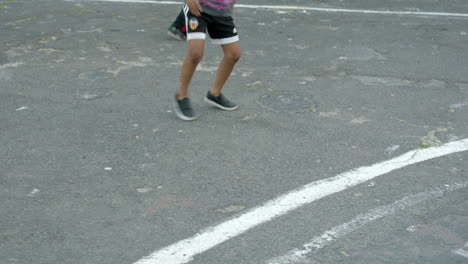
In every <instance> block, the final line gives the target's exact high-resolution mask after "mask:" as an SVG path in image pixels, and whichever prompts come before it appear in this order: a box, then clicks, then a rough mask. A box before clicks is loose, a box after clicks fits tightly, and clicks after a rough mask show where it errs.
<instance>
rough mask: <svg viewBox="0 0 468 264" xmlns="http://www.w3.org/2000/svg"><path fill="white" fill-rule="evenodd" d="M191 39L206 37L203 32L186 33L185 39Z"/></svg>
mask: <svg viewBox="0 0 468 264" xmlns="http://www.w3.org/2000/svg"><path fill="white" fill-rule="evenodd" d="M191 39H206V34H205V33H187V40H191Z"/></svg>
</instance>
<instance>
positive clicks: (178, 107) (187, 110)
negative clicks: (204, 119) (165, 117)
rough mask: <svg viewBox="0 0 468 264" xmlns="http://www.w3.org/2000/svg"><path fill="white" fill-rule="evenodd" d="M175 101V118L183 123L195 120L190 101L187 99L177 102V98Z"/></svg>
mask: <svg viewBox="0 0 468 264" xmlns="http://www.w3.org/2000/svg"><path fill="white" fill-rule="evenodd" d="M174 99H175V112H176V115H177V117H179V118H180V119H182V120H185V121H192V120H195V119H197V116H196V115H195V112H194V111H193V109H192V105H191V104H190V99H188V98H187V97H186V98H184V99H182V100H177V96H176V97H175V98H174Z"/></svg>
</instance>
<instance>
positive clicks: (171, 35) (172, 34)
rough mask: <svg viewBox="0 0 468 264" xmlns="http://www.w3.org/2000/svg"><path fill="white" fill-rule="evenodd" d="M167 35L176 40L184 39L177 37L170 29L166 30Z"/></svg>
mask: <svg viewBox="0 0 468 264" xmlns="http://www.w3.org/2000/svg"><path fill="white" fill-rule="evenodd" d="M167 35H169V36H170V37H172V38H174V39H176V40H185V39H183V38H181V37H179V36H178V35H177V34H174V33H172V32H171V31H168V32H167Z"/></svg>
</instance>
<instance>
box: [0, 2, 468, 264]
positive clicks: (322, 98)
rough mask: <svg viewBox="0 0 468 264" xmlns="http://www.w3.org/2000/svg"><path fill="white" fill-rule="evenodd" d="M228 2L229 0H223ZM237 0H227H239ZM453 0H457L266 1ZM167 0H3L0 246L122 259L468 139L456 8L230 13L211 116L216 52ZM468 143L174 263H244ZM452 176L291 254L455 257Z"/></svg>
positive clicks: (287, 245) (330, 221) (30, 254)
mask: <svg viewBox="0 0 468 264" xmlns="http://www.w3.org/2000/svg"><path fill="white" fill-rule="evenodd" d="M239 3H243V2H242V1H239ZM243 4H244V3H243ZM245 4H256V5H257V4H258V5H267V4H270V5H271V4H275V5H299V6H313V7H324V8H326V7H337V8H354V9H373V10H388V9H390V10H413V11H434V12H457V13H468V4H467V3H466V1H450V3H447V2H445V1H436V0H430V1H422V0H417V1H411V2H408V1H391V2H389V1H366V0H360V1H352V3H351V2H343V1H339V0H336V1H328V0H327V1H305V0H294V1H276V0H275V1H272V0H255V1H249V2H248V3H245ZM179 8H180V6H178V5H165V4H141V3H103V2H90V1H57V0H34V1H33V0H29V1H28V0H24V1H16V0H0V146H1V147H0V160H1V162H0V200H1V201H2V202H1V203H0V212H1V213H0V260H2V261H1V262H2V263H6V264H17V263H35V264H50V263H62V264H67V263H89V264H101V263H102V264H107V263H109V264H110V263H112V264H116V263H122V264H124V263H125V264H129V263H134V262H135V261H137V260H139V259H140V258H141V257H143V256H146V255H148V254H149V253H151V252H153V251H154V250H156V249H158V248H162V247H164V246H167V245H170V244H172V243H174V242H176V241H178V240H180V239H184V238H186V237H189V236H192V235H193V234H195V233H197V232H198V231H200V230H202V229H204V228H206V227H209V226H212V225H215V224H218V223H220V222H223V221H225V220H226V219H229V218H230V217H232V216H234V215H236V214H239V213H242V212H244V211H245V210H248V209H249V208H252V207H255V206H257V205H259V204H262V203H263V202H265V201H267V200H269V199H272V198H275V197H276V196H278V195H280V194H283V193H286V192H288V191H291V190H293V189H295V188H298V187H300V186H302V185H304V184H307V183H310V182H313V181H317V180H321V179H325V178H329V177H332V176H335V175H337V174H339V173H342V172H344V171H348V170H351V169H353V168H357V167H361V166H366V165H371V164H374V163H377V162H380V161H383V160H387V159H390V158H392V157H394V156H398V155H400V154H402V153H405V152H407V151H409V150H413V149H417V148H430V147H434V146H439V145H441V144H443V143H446V142H450V141H455V140H459V139H465V138H468V75H467V74H466V73H467V72H468V60H467V59H466V54H468V45H467V43H468V35H467V31H468V30H467V29H468V19H463V18H457V17H424V16H397V15H384V16H382V15H365V14H346V13H329V12H312V11H303V10H296V11H278V10H269V9H266V10H263V9H262V10H260V9H258V10H256V9H245V8H238V9H236V11H235V21H236V24H237V26H238V29H239V32H240V37H241V46H242V50H243V56H242V58H241V61H240V62H239V63H238V65H237V67H236V69H235V72H234V73H233V76H232V77H231V79H230V80H229V82H228V83H227V85H226V87H225V90H224V92H225V93H226V95H228V96H229V97H230V98H232V99H233V100H234V101H236V102H237V103H238V104H239V105H240V109H239V110H238V111H234V112H229V113H227V112H221V111H217V110H216V109H213V108H211V107H209V106H206V105H204V104H203V102H202V99H203V96H204V94H205V93H206V91H207V89H208V87H209V86H210V84H211V81H212V80H213V77H214V71H215V70H216V67H217V63H218V61H219V60H220V59H221V56H222V54H221V50H220V49H219V48H218V47H216V46H214V45H212V44H210V43H209V42H208V43H207V46H206V53H205V57H204V60H203V62H202V64H201V65H200V67H199V69H198V72H197V74H196V75H195V78H194V80H193V84H192V87H191V88H190V95H191V98H192V100H193V104H194V107H195V109H196V110H197V112H198V113H199V114H200V115H201V117H200V119H199V120H197V121H196V122H191V123H186V122H182V121H180V120H179V119H177V118H176V116H175V114H174V112H173V109H172V101H171V100H172V96H173V94H174V92H175V90H176V88H177V84H178V78H179V74H180V66H181V62H182V60H183V57H184V55H185V52H186V45H185V43H183V42H178V41H175V40H171V39H169V38H168V37H167V34H166V29H167V27H168V26H169V24H170V22H171V21H172V20H173V19H174V18H175V16H176V15H177V12H178V11H179ZM467 159H468V153H467V152H461V153H457V154H453V155H449V156H446V157H443V158H438V159H434V160H430V161H426V162H423V163H421V164H417V165H413V166H409V167H406V168H404V169H401V170H398V171H395V172H392V173H390V174H387V175H384V176H381V177H379V178H377V179H376V180H375V181H373V182H372V184H363V185H359V186H356V187H354V188H350V189H347V190H346V191H343V192H340V193H338V194H336V195H333V196H329V197H326V198H324V199H321V200H319V201H317V202H315V203H312V204H310V205H307V206H304V207H302V208H300V209H298V210H295V211H293V212H292V213H290V214H288V215H286V216H283V217H280V218H278V219H275V220H273V221H271V222H269V223H266V224H264V225H261V226H259V227H257V228H255V229H253V230H251V231H249V232H247V233H245V234H243V235H241V236H239V237H236V238H234V239H231V240H229V241H227V242H225V243H223V244H221V245H219V246H217V247H215V248H213V249H211V250H209V251H207V252H205V253H203V254H200V255H199V256H196V258H195V259H194V260H193V261H192V262H191V263H200V264H201V263H203V264H218V263H226V264H231V263H232V264H238V263H246V264H257V263H266V261H268V260H269V259H271V258H273V257H276V256H279V255H282V254H285V253H286V252H288V251H289V250H291V249H293V248H298V247H301V246H302V245H303V244H304V243H306V242H307V241H308V240H309V239H310V238H311V237H314V236H317V235H319V234H321V233H322V232H323V231H325V230H327V229H329V228H331V227H334V226H337V225H340V224H342V223H345V222H347V221H349V220H350V219H352V218H353V217H355V216H356V215H358V214H360V213H363V212H366V211H368V210H371V209H372V208H375V207H378V206H383V205H386V204H390V203H392V202H394V201H395V200H398V199H402V198H403V197H405V196H408V195H412V194H416V193H420V192H424V191H427V190H430V189H433V188H438V187H441V186H442V187H443V186H444V185H446V184H456V183H464V182H466V181H468V171H467V169H468V166H467V164H468V163H467ZM467 197H468V192H467V189H466V188H463V189H460V190H458V191H455V192H447V193H446V194H445V195H443V196H441V197H438V198H436V199H431V200H429V201H427V202H424V203H421V204H418V205H416V206H413V207H411V208H408V209H406V210H401V211H398V212H396V213H395V214H392V215H391V216H388V217H385V218H383V219H380V220H377V221H375V222H373V223H372V224H369V225H366V226H365V227H364V228H361V229H359V230H358V231H356V232H352V233H350V234H349V235H347V236H345V237H343V238H341V239H339V240H338V241H336V242H335V243H333V244H331V245H329V246H327V247H325V248H323V249H321V250H319V251H317V252H316V253H314V254H313V255H310V256H308V257H307V259H306V260H304V263H321V264H327V263H359V264H360V263H373V264H380V263H392V264H395V263H418V264H422V263H434V264H435V263H444V264H453V263H460V264H461V263H466V261H467V258H466V257H463V256H461V255H460V254H456V253H454V252H461V251H457V250H464V251H468V247H467V244H466V243H467V241H468V209H467V208H468V199H467Z"/></svg>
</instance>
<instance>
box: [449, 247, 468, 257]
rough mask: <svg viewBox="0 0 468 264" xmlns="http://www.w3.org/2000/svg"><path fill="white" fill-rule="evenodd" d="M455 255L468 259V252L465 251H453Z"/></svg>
mask: <svg viewBox="0 0 468 264" xmlns="http://www.w3.org/2000/svg"><path fill="white" fill-rule="evenodd" d="M452 253H453V254H456V255H459V256H462V257H465V258H468V252H467V251H465V250H463V249H457V250H452Z"/></svg>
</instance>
